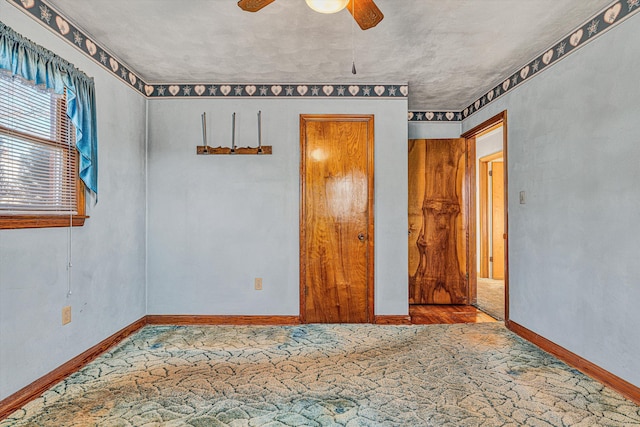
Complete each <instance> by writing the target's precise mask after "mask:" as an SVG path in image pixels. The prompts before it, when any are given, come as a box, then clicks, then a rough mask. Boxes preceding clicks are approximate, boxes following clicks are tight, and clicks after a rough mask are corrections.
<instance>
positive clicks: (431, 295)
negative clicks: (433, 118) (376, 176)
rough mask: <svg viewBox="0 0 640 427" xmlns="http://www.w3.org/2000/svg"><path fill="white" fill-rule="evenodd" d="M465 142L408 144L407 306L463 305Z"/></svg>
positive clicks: (465, 293)
mask: <svg viewBox="0 0 640 427" xmlns="http://www.w3.org/2000/svg"><path fill="white" fill-rule="evenodd" d="M466 169H467V168H466V140H465V139H430V140H425V139H416V140H410V141H409V302H410V303H411V304H467V303H468V278H467V244H468V242H467V221H466V219H467V202H468V200H467V196H466V192H467V184H466V182H467V181H466Z"/></svg>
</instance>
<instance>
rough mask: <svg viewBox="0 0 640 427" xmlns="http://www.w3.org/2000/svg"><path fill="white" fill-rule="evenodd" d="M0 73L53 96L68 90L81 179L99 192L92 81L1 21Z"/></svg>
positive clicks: (70, 117) (71, 65)
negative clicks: (41, 89)
mask: <svg viewBox="0 0 640 427" xmlns="http://www.w3.org/2000/svg"><path fill="white" fill-rule="evenodd" d="M0 70H4V71H5V72H9V73H11V74H13V75H17V76H20V77H22V78H23V79H25V80H29V81H32V82H34V83H35V84H36V85H38V86H44V87H46V88H47V89H50V90H53V91H54V92H56V93H59V94H62V93H64V90H65V88H66V89H67V116H68V117H69V119H70V120H71V122H72V123H73V125H74V126H75V128H76V147H77V148H78V152H79V153H80V167H79V175H80V179H82V181H83V182H84V183H85V184H86V186H87V187H88V188H89V189H90V190H91V191H92V192H94V193H95V194H97V193H98V131H97V120H96V100H95V86H94V82H93V79H92V78H90V77H88V76H87V75H86V74H84V73H83V72H82V71H80V70H78V69H77V68H75V67H74V66H73V64H71V63H69V62H67V61H65V60H64V59H62V58H60V57H59V56H57V55H56V54H54V53H53V52H51V51H49V50H47V49H45V48H43V47H41V46H38V45H37V44H35V43H33V42H32V41H31V40H29V39H27V38H25V37H23V36H21V35H20V34H18V33H16V32H15V31H13V30H12V29H11V28H9V27H8V26H6V25H5V24H4V23H2V22H1V21H0Z"/></svg>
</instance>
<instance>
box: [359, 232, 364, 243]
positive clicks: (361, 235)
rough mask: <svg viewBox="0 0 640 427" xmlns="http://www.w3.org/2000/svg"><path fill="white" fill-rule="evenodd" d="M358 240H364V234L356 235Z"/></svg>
mask: <svg viewBox="0 0 640 427" xmlns="http://www.w3.org/2000/svg"><path fill="white" fill-rule="evenodd" d="M358 240H360V241H361V242H362V241H363V240H364V234H363V233H360V234H358Z"/></svg>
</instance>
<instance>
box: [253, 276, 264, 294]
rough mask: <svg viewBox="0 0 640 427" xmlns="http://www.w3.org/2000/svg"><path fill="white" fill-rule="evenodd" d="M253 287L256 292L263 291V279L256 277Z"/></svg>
mask: <svg viewBox="0 0 640 427" xmlns="http://www.w3.org/2000/svg"><path fill="white" fill-rule="evenodd" d="M253 286H254V287H255V288H256V291H261V290H262V277H256V279H255V280H254V282H253Z"/></svg>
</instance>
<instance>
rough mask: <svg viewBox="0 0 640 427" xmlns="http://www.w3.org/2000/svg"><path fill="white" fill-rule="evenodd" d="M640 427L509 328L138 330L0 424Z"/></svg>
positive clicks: (639, 417) (633, 415) (632, 410)
mask: <svg viewBox="0 0 640 427" xmlns="http://www.w3.org/2000/svg"><path fill="white" fill-rule="evenodd" d="M521 425H526V426H625V427H627V426H632V425H637V426H640V407H639V406H637V405H635V404H634V403H632V402H630V401H628V400H625V399H624V398H623V397H621V396H620V395H618V394H616V393H615V392H613V391H611V390H610V389H608V388H606V387H603V386H602V385H600V384H599V383H597V382H595V381H593V380H591V379H589V378H588V377H586V376H584V375H582V374H581V373H579V372H577V371H575V370H573V369H571V368H569V367H567V366H566V365H564V364H563V363H561V362H559V361H558V360H557V359H555V358H554V357H552V356H550V355H548V354H546V353H544V352H542V351H540V350H539V349H537V348H536V347H534V346H533V345H531V344H529V343H527V342H526V341H523V340H522V339H520V338H519V337H517V336H515V335H514V334H512V333H511V332H509V331H508V330H506V329H505V327H504V326H503V325H502V324H501V323H480V324H471V325H429V326H375V325H302V326H279V327H278V326H272V327H258V326H235V327H234V326H189V327H184V326H182V327H178V326H147V327H145V328H143V329H142V330H141V331H140V332H139V333H137V334H135V335H133V336H132V337H130V338H129V339H127V340H125V341H123V342H122V343H121V344H120V345H119V346H118V347H115V348H114V349H112V350H111V351H109V352H107V353H105V354H104V355H103V356H101V357H100V358H98V359H96V360H95V361H94V362H93V363H91V364H89V365H88V366H86V367H85V368H84V369H82V370H81V371H79V372H78V373H76V374H74V375H72V376H70V377H68V378H67V379H66V380H65V381H63V382H61V383H59V384H58V385H56V386H54V387H53V388H51V389H50V390H49V391H47V392H46V393H44V395H43V396H41V397H40V398H38V399H36V400H35V401H33V402H31V403H30V404H28V405H27V406H25V407H24V408H22V409H20V410H19V411H16V412H15V413H13V414H12V415H11V416H10V417H9V418H7V419H5V420H3V421H0V426H1V427H8V426H39V427H43V426H56V427H60V426H83V427H84V426H149V427H150V426H169V427H172V426H192V427H205V426H207V427H209V426H231V427H239V426H269V427H276V426H347V427H356V426H521Z"/></svg>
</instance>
